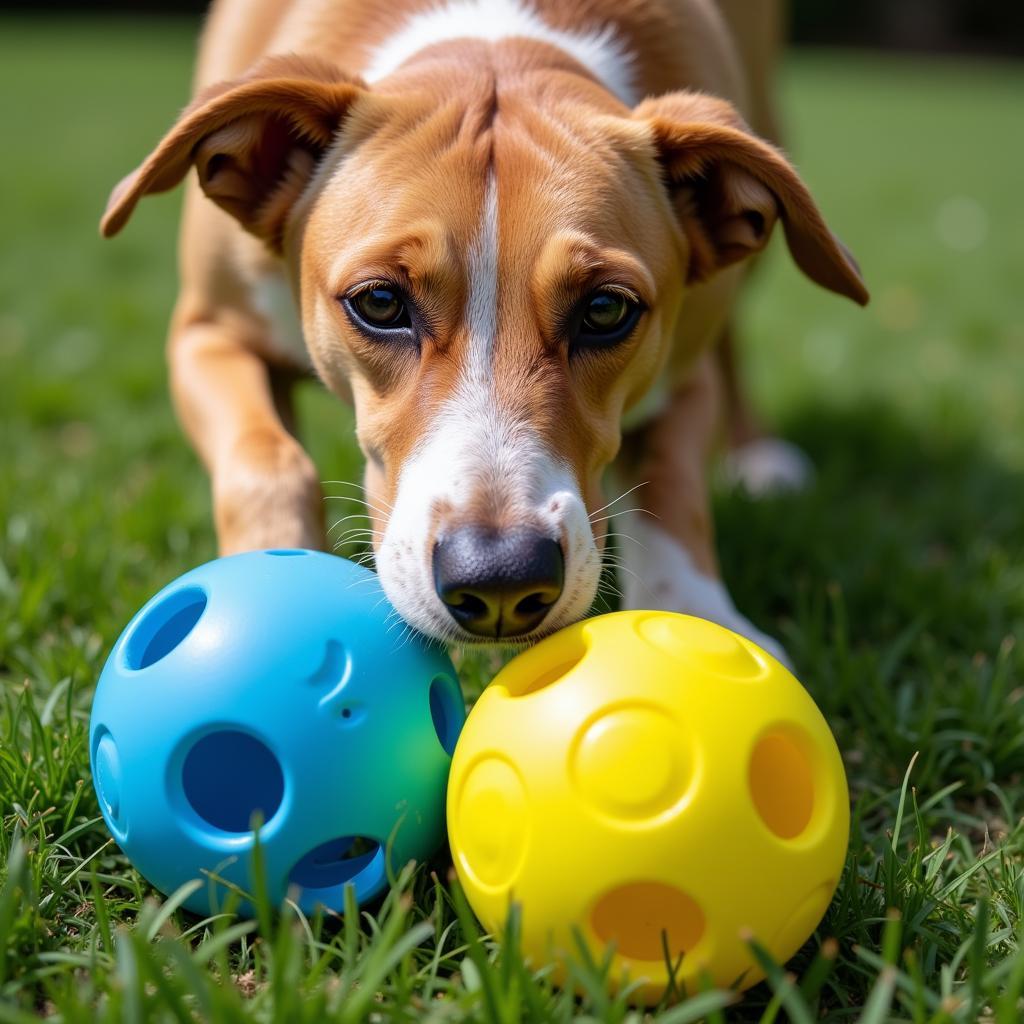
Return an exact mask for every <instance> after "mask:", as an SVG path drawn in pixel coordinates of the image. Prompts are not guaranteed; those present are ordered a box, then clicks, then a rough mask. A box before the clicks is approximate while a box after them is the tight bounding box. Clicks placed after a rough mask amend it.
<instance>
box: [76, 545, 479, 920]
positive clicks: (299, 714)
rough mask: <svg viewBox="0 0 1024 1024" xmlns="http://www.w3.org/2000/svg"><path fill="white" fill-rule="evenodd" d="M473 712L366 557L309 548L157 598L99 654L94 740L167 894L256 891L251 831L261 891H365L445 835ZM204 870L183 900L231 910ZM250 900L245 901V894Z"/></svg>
mask: <svg viewBox="0 0 1024 1024" xmlns="http://www.w3.org/2000/svg"><path fill="white" fill-rule="evenodd" d="M464 718H465V708H464V704H463V700H462V695H461V692H460V690H459V685H458V677H457V675H456V673H455V670H454V668H453V667H452V663H451V661H450V660H449V659H448V657H447V655H445V654H444V653H443V652H442V651H441V650H439V649H437V648H436V647H432V646H428V645H427V643H426V641H424V640H423V639H421V638H420V637H419V636H418V635H410V634H409V630H408V629H407V628H406V627H405V626H404V625H403V623H402V622H401V620H400V619H399V618H398V615H397V613H396V612H395V611H394V609H393V608H392V607H391V605H390V604H389V603H388V601H387V599H386V598H385V596H384V593H383V591H382V589H381V587H380V584H379V583H378V581H377V577H376V576H375V575H374V574H373V573H372V572H370V571H369V570H367V569H364V568H362V567H361V566H358V565H355V564H353V563H352V562H348V561H346V560H345V559H342V558H335V557H334V556H332V555H325V554H322V553H319V552H313V551H292V550H289V551H259V552H252V553H249V554H243V555H234V556H232V557H230V558H221V559H217V560H216V561H213V562H209V563H207V564H206V565H202V566H200V567H199V568H198V569H193V570H192V571H191V572H189V573H186V574H185V575H184V576H182V577H181V578H180V579H178V580H175V581H174V582H173V583H171V584H170V585H169V586H167V587H165V588H164V589H163V590H161V591H160V593H158V594H157V595H156V596H155V597H153V598H152V599H151V600H150V601H148V602H147V603H146V605H145V606H144V607H143V608H142V610H141V611H139V613H138V614H137V615H136V616H135V617H134V618H133V619H132V621H131V622H130V623H129V624H128V627H127V628H126V629H125V631H124V632H123V633H122V634H121V637H120V638H119V639H118V641H117V643H116V644H115V645H114V649H113V650H112V651H111V653H110V657H109V658H108V659H107V663H106V665H105V666H104V669H103V673H102V675H101V676H100V681H99V683H98V685H97V688H96V696H95V699H94V701H93V708H92V720H91V723H90V727H89V751H90V757H91V762H92V774H93V781H94V784H95V786H96V792H97V795H98V797H99V803H100V808H101V810H102V812H103V817H104V819H105V821H106V823H107V826H108V827H109V829H110V831H111V834H112V835H113V836H114V838H115V839H116V840H117V842H118V843H119V844H120V846H121V848H122V849H123V850H124V852H125V853H126V854H127V856H128V857H129V858H130V859H131V860H132V862H133V863H134V864H135V866H136V867H137V868H138V869H139V871H140V872H141V873H142V874H143V875H144V876H145V877H146V878H147V879H149V881H150V882H151V883H152V884H153V885H154V886H156V888H158V889H160V890H161V891H163V892H165V893H170V892H172V891H174V890H175V889H177V888H178V887H179V886H180V885H181V884H182V883H184V882H187V881H188V880H190V879H194V878H204V877H206V878H210V876H211V875H213V876H216V877H218V878H220V879H223V880H224V882H225V883H227V884H228V885H229V886H237V887H240V888H241V889H243V890H245V891H248V892H251V891H253V889H254V884H255V880H254V878H253V877H252V874H251V868H252V857H251V851H252V849H253V845H254V840H255V837H254V832H253V830H252V825H253V824H254V823H258V822H259V821H260V820H262V822H263V824H262V825H260V826H259V841H260V847H261V850H262V855H263V860H264V869H263V871H264V876H265V884H266V886H267V889H268V893H269V896H270V898H271V899H272V900H273V901H274V902H280V901H281V900H282V899H283V898H284V897H285V896H286V895H291V896H292V897H293V898H296V899H297V902H298V903H299V905H300V906H301V907H302V908H303V910H305V911H306V912H307V913H309V912H312V911H313V910H314V909H315V908H316V906H317V905H319V904H322V905H323V906H325V907H327V908H330V909H332V910H341V909H342V908H343V905H344V904H343V900H344V890H345V886H346V884H351V885H353V886H354V889H355V895H356V898H357V899H358V900H360V901H363V900H366V899H369V898H370V897H372V896H374V895H375V894H376V893H378V892H380V890H381V889H383V888H384V886H385V885H386V883H387V865H386V863H385V857H386V855H388V853H389V855H390V858H391V866H392V867H393V868H394V869H400V868H401V867H402V866H403V865H404V864H405V863H406V862H407V861H409V860H410V859H416V860H423V859H424V858H426V857H428V856H429V855H430V854H431V853H433V852H434V851H435V850H436V849H437V847H438V846H439V845H440V843H441V841H442V838H443V836H444V795H445V785H446V783H447V779H448V769H449V766H450V764H451V753H452V751H453V750H454V748H455V741H456V739H457V737H458V735H459V730H460V729H461V728H462V723H463V720H464ZM225 895H226V889H225V887H224V886H223V885H222V884H221V883H218V882H216V881H213V880H212V879H211V880H210V881H209V882H208V884H204V885H203V886H202V887H201V888H200V889H199V890H198V891H196V892H195V893H193V894H192V895H191V896H190V898H189V899H188V900H187V901H186V903H185V905H186V906H187V907H189V908H190V909H191V910H194V911H196V912H197V913H207V912H211V911H212V910H214V909H215V908H216V906H217V905H222V904H223V900H224V897H225ZM242 910H243V912H245V911H246V910H249V911H251V908H250V907H248V905H247V904H244V903H243V906H242Z"/></svg>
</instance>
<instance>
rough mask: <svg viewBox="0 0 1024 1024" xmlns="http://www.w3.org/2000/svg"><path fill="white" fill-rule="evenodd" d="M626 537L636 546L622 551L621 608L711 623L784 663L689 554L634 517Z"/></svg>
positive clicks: (719, 584) (769, 639) (653, 525)
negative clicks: (679, 614) (680, 614)
mask: <svg viewBox="0 0 1024 1024" xmlns="http://www.w3.org/2000/svg"><path fill="white" fill-rule="evenodd" d="M624 518H626V519H627V525H626V527H625V532H626V533H627V534H628V536H629V537H631V538H632V539H633V541H635V542H636V543H633V542H630V541H627V542H626V543H625V544H624V545H623V546H622V560H623V565H624V567H625V569H626V572H625V573H624V574H623V576H622V578H621V580H620V583H621V585H622V602H623V607H625V608H637V609H639V608H657V609H661V610H663V611H668V612H683V613H684V614H686V615H697V616H699V617H700V618H702V619H710V620H711V621H712V622H717V623H718V624H719V625H720V626H725V627H726V628H727V629H731V630H733V631H734V632H736V633H740V634H741V635H743V636H745V637H747V638H748V639H749V640H753V641H754V643H755V644H758V645H759V646H760V647H763V648H764V649H765V650H766V651H767V652H768V653H769V654H771V655H773V656H774V657H776V658H778V659H779V661H781V662H782V663H783V664H784V665H788V664H789V659H788V657H787V655H786V652H785V650H784V649H783V647H782V645H781V644H780V643H779V642H778V641H777V640H774V639H773V638H772V637H770V636H768V635H767V634H766V633H763V632H761V630H759V629H758V628H757V627H756V626H755V625H754V624H753V623H752V622H751V621H750V620H749V619H748V618H747V617H746V616H745V615H742V614H741V613H740V612H739V611H737V610H736V605H735V604H733V601H732V598H731V597H730V596H729V591H728V590H726V589H725V586H724V585H723V584H722V582H721V581H720V580H716V579H714V578H713V577H711V576H705V575H704V573H702V572H700V571H699V570H698V569H697V567H696V566H695V565H694V564H693V558H692V557H691V556H690V553H689V552H688V551H687V550H686V548H684V547H683V545H682V544H680V543H679V541H677V540H676V539H675V537H672V536H671V535H670V534H668V533H667V532H666V531H665V530H663V529H662V528H661V527H660V526H658V525H657V524H656V523H652V522H650V521H648V520H647V519H645V518H642V517H640V516H638V515H635V514H632V513H631V514H630V515H629V516H627V517H624Z"/></svg>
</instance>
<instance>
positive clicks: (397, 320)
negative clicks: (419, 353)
mask: <svg viewBox="0 0 1024 1024" xmlns="http://www.w3.org/2000/svg"><path fill="white" fill-rule="evenodd" d="M345 303H346V305H347V306H348V307H349V309H350V310H351V312H352V314H353V315H354V316H355V317H356V319H357V320H361V321H362V323H363V324H364V325H365V326H367V327H370V328H375V329H377V330H397V329H400V328H406V327H409V326H410V320H409V310H408V309H407V307H406V305H405V302H404V300H403V299H402V296H401V293H400V292H398V291H397V290H396V289H395V288H392V287H390V286H389V285H386V284H377V285H374V286H373V287H371V288H364V289H363V290H362V291H360V292H357V293H356V294H355V295H352V296H349V297H348V298H347V299H346V300H345Z"/></svg>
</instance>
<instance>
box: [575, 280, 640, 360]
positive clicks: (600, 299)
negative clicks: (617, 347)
mask: <svg viewBox="0 0 1024 1024" xmlns="http://www.w3.org/2000/svg"><path fill="white" fill-rule="evenodd" d="M641 312H642V309H641V307H640V303H639V302H637V301H636V300H635V299H632V298H630V297H629V296H628V295H626V294H624V293H623V292H620V291H614V290H612V289H610V288H601V289H599V290H598V291H596V292H593V293H592V294H591V295H589V296H587V298H586V300H585V301H584V302H583V303H582V305H581V307H580V312H579V314H577V315H578V318H579V319H578V327H577V329H576V332H575V335H576V336H575V338H574V339H573V342H574V344H576V345H582V346H590V347H602V346H607V345H614V344H616V343H617V342H619V341H623V340H624V339H625V338H627V337H629V335H630V333H631V332H632V330H633V328H634V327H635V326H636V322H637V320H639V319H640V313H641Z"/></svg>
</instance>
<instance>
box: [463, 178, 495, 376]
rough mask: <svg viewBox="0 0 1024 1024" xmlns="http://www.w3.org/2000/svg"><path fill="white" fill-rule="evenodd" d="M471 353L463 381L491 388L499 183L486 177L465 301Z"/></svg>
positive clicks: (471, 255)
mask: <svg viewBox="0 0 1024 1024" xmlns="http://www.w3.org/2000/svg"><path fill="white" fill-rule="evenodd" d="M466 323H467V325H468V327H469V338H470V353H469V363H468V365H467V372H466V378H467V380H465V381H464V382H463V383H464V384H466V383H470V382H471V384H472V386H479V387H489V385H490V379H491V372H492V371H491V359H492V355H493V351H494V338H495V335H496V334H497V333H498V185H497V182H496V181H495V178H494V173H493V171H492V172H491V174H490V176H489V177H488V179H487V193H486V195H485V196H484V209H483V217H482V219H481V222H480V231H479V233H478V234H477V236H476V239H475V240H474V243H473V248H472V250H471V251H470V254H469V299H468V301H467V304H466Z"/></svg>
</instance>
